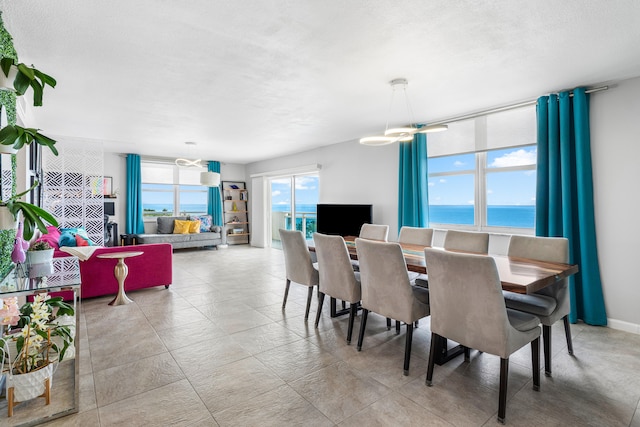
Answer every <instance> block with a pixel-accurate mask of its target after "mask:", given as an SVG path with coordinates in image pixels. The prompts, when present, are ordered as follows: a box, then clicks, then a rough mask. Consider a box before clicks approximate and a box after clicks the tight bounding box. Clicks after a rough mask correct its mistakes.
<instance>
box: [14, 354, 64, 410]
mask: <svg viewBox="0 0 640 427" xmlns="http://www.w3.org/2000/svg"><path fill="white" fill-rule="evenodd" d="M53 366H54V365H53V363H49V364H48V365H47V366H45V367H44V368H40V369H38V370H36V371H32V372H27V373H26V374H18V375H16V374H13V375H7V395H8V390H9V389H10V388H11V387H13V399H14V401H16V402H24V401H25V400H29V399H33V398H34V397H38V396H40V395H42V394H43V393H44V392H45V380H46V379H47V378H49V389H51V387H52V386H53V384H52V383H53Z"/></svg>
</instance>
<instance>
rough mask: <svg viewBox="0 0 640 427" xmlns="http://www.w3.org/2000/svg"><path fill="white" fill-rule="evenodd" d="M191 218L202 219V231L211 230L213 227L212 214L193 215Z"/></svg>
mask: <svg viewBox="0 0 640 427" xmlns="http://www.w3.org/2000/svg"><path fill="white" fill-rule="evenodd" d="M189 218H190V219H191V220H192V221H200V232H201V233H206V232H207V231H211V227H213V218H211V215H191V216H190V217H189Z"/></svg>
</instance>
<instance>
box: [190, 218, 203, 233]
mask: <svg viewBox="0 0 640 427" xmlns="http://www.w3.org/2000/svg"><path fill="white" fill-rule="evenodd" d="M199 232H200V221H189V234H191V233H199Z"/></svg>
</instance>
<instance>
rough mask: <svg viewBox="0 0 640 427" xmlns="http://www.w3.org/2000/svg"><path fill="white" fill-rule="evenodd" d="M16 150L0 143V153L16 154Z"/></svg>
mask: <svg viewBox="0 0 640 427" xmlns="http://www.w3.org/2000/svg"><path fill="white" fill-rule="evenodd" d="M0 74H2V71H0ZM17 152H18V150H16V149H15V148H13V146H12V145H4V144H0V154H16V153H17Z"/></svg>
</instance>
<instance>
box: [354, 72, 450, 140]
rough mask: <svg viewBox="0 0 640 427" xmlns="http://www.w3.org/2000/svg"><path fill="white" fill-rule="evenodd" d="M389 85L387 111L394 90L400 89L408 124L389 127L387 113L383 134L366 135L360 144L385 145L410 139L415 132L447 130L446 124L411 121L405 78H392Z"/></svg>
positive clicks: (411, 115) (391, 104)
mask: <svg viewBox="0 0 640 427" xmlns="http://www.w3.org/2000/svg"><path fill="white" fill-rule="evenodd" d="M389 84H390V85H391V101H390V103H389V113H391V109H392V107H393V98H394V95H395V93H396V91H399V90H401V91H402V93H403V94H404V100H405V104H406V107H407V115H408V118H409V125H408V126H405V127H397V128H389V116H390V114H388V115H387V126H386V127H385V130H384V136H382V135H381V136H367V137H364V138H360V144H364V145H387V144H393V143H394V142H405V141H411V140H412V139H413V135H415V134H416V133H431V132H442V131H444V130H447V128H448V127H447V125H431V126H421V127H418V126H417V125H415V124H414V122H413V110H412V109H411V104H410V103H409V95H408V94H407V85H408V84H409V82H408V81H407V79H393V80H391V81H390V82H389Z"/></svg>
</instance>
